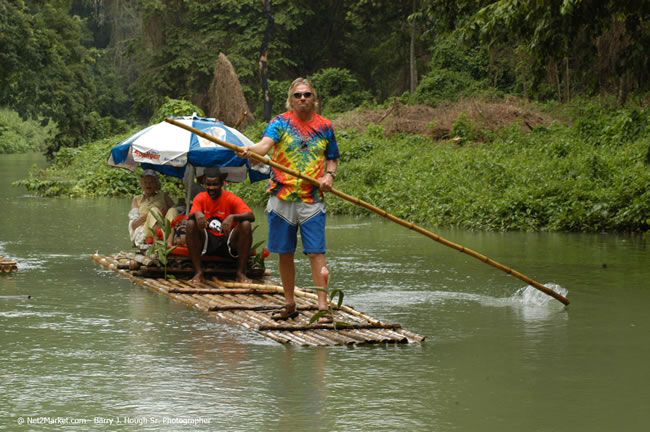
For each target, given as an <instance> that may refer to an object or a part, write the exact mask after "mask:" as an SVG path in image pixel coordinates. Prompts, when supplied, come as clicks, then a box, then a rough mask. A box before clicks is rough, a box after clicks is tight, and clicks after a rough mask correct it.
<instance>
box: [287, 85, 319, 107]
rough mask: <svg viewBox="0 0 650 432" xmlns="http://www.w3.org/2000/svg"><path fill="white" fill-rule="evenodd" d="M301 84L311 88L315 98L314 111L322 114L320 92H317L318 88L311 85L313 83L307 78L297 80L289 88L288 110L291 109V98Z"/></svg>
mask: <svg viewBox="0 0 650 432" xmlns="http://www.w3.org/2000/svg"><path fill="white" fill-rule="evenodd" d="M300 84H304V85H306V86H309V87H310V88H311V92H312V93H313V95H312V97H313V98H314V111H316V112H320V102H319V100H318V92H317V91H316V88H315V87H314V85H313V84H312V83H311V81H309V80H308V79H307V78H296V79H295V80H293V82H292V83H291V85H290V86H289V90H288V91H287V102H286V104H285V106H286V107H287V109H288V110H290V109H291V98H292V97H293V92H294V90H295V88H296V87H298V86H299V85H300Z"/></svg>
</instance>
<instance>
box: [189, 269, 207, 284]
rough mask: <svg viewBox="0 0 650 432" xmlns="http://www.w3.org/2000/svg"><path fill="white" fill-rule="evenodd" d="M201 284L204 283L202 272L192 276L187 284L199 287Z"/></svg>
mask: <svg viewBox="0 0 650 432" xmlns="http://www.w3.org/2000/svg"><path fill="white" fill-rule="evenodd" d="M203 282H205V277H204V276H203V272H198V273H197V274H195V275H194V277H193V278H192V279H190V280H189V283H190V284H192V285H199V284H201V283H203Z"/></svg>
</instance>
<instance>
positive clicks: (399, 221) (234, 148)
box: [165, 117, 570, 305]
mask: <svg viewBox="0 0 650 432" xmlns="http://www.w3.org/2000/svg"><path fill="white" fill-rule="evenodd" d="M165 121H166V122H167V123H171V124H173V125H175V126H178V127H181V128H183V129H185V130H188V131H190V132H192V133H194V134H196V135H199V136H200V137H202V138H205V139H207V140H209V141H212V142H214V143H217V144H219V145H222V146H224V147H226V148H228V149H230V150H232V151H234V152H237V150H238V149H239V147H238V146H236V145H234V144H231V143H229V142H226V141H223V140H220V139H219V138H215V137H213V136H212V135H209V134H207V133H205V132H203V131H200V130H198V129H196V128H193V127H192V126H188V125H186V124H184V123H181V122H179V121H176V120H174V119H172V118H169V117H167V118H165ZM249 155H250V158H251V159H255V160H256V161H258V162H262V163H264V164H266V165H270V166H271V167H273V168H276V169H279V170H280V171H283V172H285V173H287V174H290V175H292V176H294V177H298V178H300V179H302V180H306V181H309V182H311V183H313V184H315V185H318V186H320V181H318V180H316V179H315V178H313V177H309V176H307V175H305V174H303V173H300V172H298V171H295V170H292V169H290V168H287V167H285V166H282V165H280V164H278V163H277V162H274V161H272V160H270V159H269V158H267V157H265V156H262V155H259V154H257V153H254V152H250V153H249ZM330 193H332V194H334V195H336V196H338V197H340V198H343V199H344V200H346V201H349V202H351V203H353V204H356V205H358V206H361V207H363V208H365V209H368V210H370V211H372V212H374V213H376V214H378V215H380V216H383V217H385V218H386V219H389V220H391V221H393V222H395V223H397V224H399V225H402V226H404V227H406V228H409V229H412V230H413V231H416V232H419V233H420V234H423V235H425V236H427V237H429V238H430V239H432V240H435V241H437V242H438V243H442V244H443V245H445V246H448V247H451V248H453V249H456V250H458V251H460V252H463V253H465V254H468V255H470V256H472V257H474V258H476V259H478V260H480V261H483V262H484V263H486V264H489V265H491V266H492V267H496V268H498V269H499V270H501V271H503V272H505V273H507V274H509V275H512V276H514V277H516V278H518V279H520V280H522V281H524V282H526V283H527V284H529V285H531V286H532V287H534V288H536V289H538V290H539V291H541V292H543V293H544V294H546V295H549V296H551V297H553V298H554V299H556V300H558V301H559V302H561V303H563V304H564V305H568V304H569V303H570V302H569V299H567V298H566V297H564V296H563V295H561V294H559V293H556V292H555V291H553V290H552V289H550V288H548V287H547V286H544V285H542V284H541V283H539V282H537V281H535V280H533V279H531V278H530V277H528V276H526V275H525V274H523V273H520V272H518V271H516V270H514V269H512V268H510V267H508V266H506V265H503V264H501V263H499V262H497V261H494V260H493V259H490V258H488V257H487V256H485V255H482V254H480V253H478V252H475V251H473V250H472V249H469V248H466V247H465V246H462V245H459V244H456V243H454V242H451V241H449V240H447V239H445V238H443V237H440V236H439V235H437V234H434V233H432V232H431V231H428V230H426V229H424V228H422V227H420V226H418V225H415V224H414V223H411V222H408V221H406V220H404V219H401V218H398V217H397V216H394V215H392V214H390V213H388V212H387V211H386V210H383V209H380V208H379V207H375V206H373V205H372V204H369V203H367V202H365V201H362V200H360V199H359V198H356V197H353V196H351V195H348V194H346V193H344V192H341V191H339V190H336V189H334V188H332V189H331V190H330Z"/></svg>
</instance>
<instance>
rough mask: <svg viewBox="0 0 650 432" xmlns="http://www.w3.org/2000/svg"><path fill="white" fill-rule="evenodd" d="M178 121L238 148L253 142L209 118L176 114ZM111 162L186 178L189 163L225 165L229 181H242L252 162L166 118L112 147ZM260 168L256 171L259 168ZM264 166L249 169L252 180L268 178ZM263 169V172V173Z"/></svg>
mask: <svg viewBox="0 0 650 432" xmlns="http://www.w3.org/2000/svg"><path fill="white" fill-rule="evenodd" d="M174 119H175V120H177V121H179V122H182V123H185V124H187V125H189V126H192V127H194V128H196V129H199V130H201V131H203V132H205V133H207V134H209V135H212V136H213V137H215V138H219V139H221V140H223V141H226V142H229V143H231V144H235V145H237V146H239V147H241V146H244V145H253V142H252V141H251V140H250V139H248V138H247V137H246V136H245V135H244V134H242V133H241V132H239V131H238V130H237V129H234V128H231V127H228V126H226V125H225V124H223V123H222V122H220V121H217V120H215V119H210V118H200V117H196V116H192V117H175V118H174ZM108 164H109V165H112V166H117V167H122V168H128V169H130V170H132V171H135V169H136V167H137V166H138V165H141V166H142V168H143V169H154V170H156V171H159V172H161V173H163V174H167V175H172V176H175V177H179V178H183V176H184V174H185V168H186V167H187V166H188V164H191V165H192V166H194V167H211V166H218V167H222V168H223V171H225V172H227V173H228V181H231V182H241V181H244V179H245V178H246V173H247V170H249V164H248V160H247V159H242V158H240V157H239V156H237V155H236V154H235V152H233V151H232V150H230V149H228V148H225V147H223V146H220V145H219V144H216V143H214V142H212V141H209V140H207V139H205V138H202V137H200V136H198V135H195V134H193V133H192V132H189V131H187V130H185V129H183V128H180V127H178V126H174V125H172V124H170V123H167V122H165V121H163V122H161V123H158V124H155V125H152V126H149V127H147V128H145V129H143V130H141V131H139V132H137V133H135V134H133V135H131V136H130V137H128V138H127V139H125V140H124V141H122V142H121V143H119V144H117V145H116V146H115V147H113V148H112V149H111V154H110V156H109V159H108ZM258 167H259V168H260V170H257V169H256V168H258ZM264 168H265V166H264V165H261V164H260V165H256V166H253V169H250V170H249V177H250V179H251V181H256V180H261V179H263V178H267V177H268V175H265V173H264ZM260 171H261V172H260Z"/></svg>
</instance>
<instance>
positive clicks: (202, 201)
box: [190, 189, 251, 235]
mask: <svg viewBox="0 0 650 432" xmlns="http://www.w3.org/2000/svg"><path fill="white" fill-rule="evenodd" d="M195 211H200V212H202V213H203V214H204V215H205V218H206V219H207V221H208V230H209V231H210V232H212V234H215V235H223V233H222V232H221V223H222V222H223V221H224V220H225V219H226V218H227V217H228V216H230V215H231V214H239V213H244V212H249V211H251V209H250V208H249V207H248V206H247V205H246V203H245V202H244V200H243V199H241V198H240V197H238V196H237V195H235V194H234V193H232V192H229V191H227V190H224V189H222V190H221V195H220V196H219V198H217V199H216V200H213V199H212V198H210V195H209V194H208V193H207V192H199V193H198V194H197V195H196V196H195V197H194V201H193V202H192V208H191V210H190V214H192V213H194V212H195ZM235 226H237V222H236V221H235V222H233V225H232V227H233V228H234V227H235Z"/></svg>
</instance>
